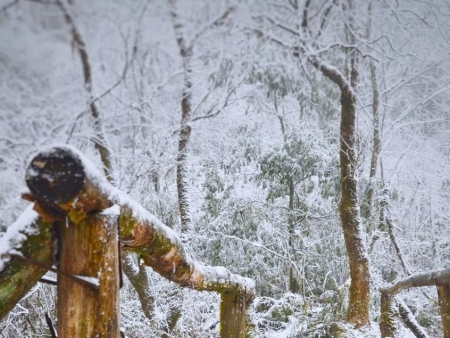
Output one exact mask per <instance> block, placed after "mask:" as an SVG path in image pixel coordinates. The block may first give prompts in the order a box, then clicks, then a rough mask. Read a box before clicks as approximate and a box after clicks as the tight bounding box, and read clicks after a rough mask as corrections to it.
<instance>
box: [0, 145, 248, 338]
mask: <svg viewBox="0 0 450 338" xmlns="http://www.w3.org/2000/svg"><path fill="white" fill-rule="evenodd" d="M26 182H27V185H28V188H29V189H30V193H27V194H24V198H26V199H28V200H30V201H33V202H34V205H33V207H32V208H33V209H34V210H32V209H31V208H28V209H27V211H26V212H25V213H24V215H23V216H22V217H21V218H19V221H18V222H16V224H15V225H14V226H12V227H10V229H8V232H7V233H6V235H5V236H3V237H2V238H1V239H0V240H1V241H3V242H4V243H3V247H2V245H1V243H0V318H1V317H3V316H4V315H5V314H7V313H8V311H9V310H11V308H12V307H13V306H14V304H16V303H17V302H18V301H19V300H20V299H21V298H22V297H23V296H24V295H25V293H26V292H27V291H28V290H30V289H31V287H32V286H33V285H34V284H35V283H36V282H37V281H38V280H39V278H40V277H41V276H42V275H43V274H44V273H45V272H46V271H45V269H42V268H40V267H37V266H33V265H30V264H27V263H25V262H24V261H23V260H18V259H17V257H16V258H13V257H11V254H18V253H19V254H21V255H23V256H24V257H33V259H36V260H37V261H39V262H41V263H45V264H47V265H49V264H50V265H51V264H53V263H55V262H56V260H57V261H58V262H59V268H60V269H61V270H64V271H65V272H66V273H71V274H74V275H81V276H83V277H85V278H88V279H89V281H90V282H94V283H98V285H99V290H90V289H89V288H86V287H83V286H80V285H78V284H77V283H76V281H73V279H69V278H67V277H65V276H64V275H58V294H59V297H60V299H62V300H61V301H60V300H58V312H61V309H63V310H64V311H65V312H66V314H58V330H64V327H63V326H61V325H66V324H64V323H63V322H68V321H71V322H74V321H76V320H84V321H83V322H88V324H87V327H86V328H84V330H87V331H83V332H81V331H77V332H75V331H67V332H66V333H65V334H66V336H68V335H70V336H73V335H74V334H75V335H79V334H82V335H83V336H90V335H91V334H92V335H95V334H100V336H102V337H103V336H104V337H117V336H118V334H119V333H118V322H119V317H118V306H117V304H118V279H119V277H118V261H119V259H118V250H117V242H115V241H114V238H117V234H116V233H115V231H116V230H117V226H119V227H120V232H121V240H122V243H123V249H125V250H130V251H134V252H137V253H138V254H139V256H140V258H141V259H142V260H143V261H144V263H145V264H146V265H148V266H150V267H152V268H153V270H155V271H156V272H157V273H159V274H161V275H162V276H164V277H165V278H167V279H169V280H171V281H173V282H175V283H177V284H179V285H181V286H185V287H189V288H192V289H195V290H206V291H215V292H218V293H220V294H221V298H222V302H221V311H220V321H221V326H220V327H221V328H220V331H221V337H230V338H233V337H236V338H238V337H239V338H241V337H244V336H245V331H246V315H245V314H246V308H247V306H248V305H249V303H250V302H251V301H252V299H253V298H254V287H255V284H254V281H253V280H251V279H249V278H244V277H241V276H239V275H236V274H233V273H231V272H230V271H229V270H227V269H226V268H224V267H211V266H205V265H203V264H201V263H199V262H197V261H195V260H194V259H192V258H191V256H190V255H189V254H187V253H186V251H185V249H184V247H183V245H182V243H181V241H180V239H179V237H178V235H177V234H176V233H175V232H174V231H173V230H172V229H170V228H168V227H167V226H165V225H164V224H163V223H161V222H160V221H159V220H158V219H157V218H156V217H155V216H153V215H152V214H151V213H149V212H148V211H147V210H145V209H144V208H143V207H142V206H141V205H139V204H138V203H136V202H135V201H133V200H132V199H131V198H129V197H128V196H127V195H126V194H124V193H123V192H121V191H120V190H118V189H116V188H114V187H113V186H112V185H111V184H110V183H108V182H107V180H106V178H105V177H104V175H103V174H102V173H100V172H99V171H98V170H97V168H96V167H95V165H93V164H92V162H91V161H89V160H88V159H87V158H86V157H85V156H84V155H83V154H81V153H80V152H79V151H78V150H76V149H75V148H72V147H69V146H66V145H63V146H55V147H52V148H49V149H47V150H45V151H41V152H39V153H38V154H37V155H36V156H34V158H33V159H32V160H31V162H30V164H29V166H28V168H27V174H26ZM21 219H22V220H21ZM55 238H57V241H58V245H56V244H55ZM8 239H11V240H10V241H9V242H8V241H7V240H8ZM57 246H58V247H59V250H58V251H59V252H58V257H57V258H55V254H56V252H55V251H56V247H57ZM80 250H81V251H80ZM84 253H87V256H86V257H88V258H83V257H84ZM8 259H9V260H8ZM80 261H82V262H81V263H80ZM83 262H84V263H83ZM23 280H25V281H26V283H22V282H19V281H23ZM21 283H22V284H21ZM19 284H21V287H20V290H18V291H17V292H14V293H12V292H11V291H10V290H11V289H14V288H16V287H17V286H18V285H19ZM61 292H63V294H64V296H63V297H61ZM111 292H113V296H112V297H111ZM74 297H79V298H81V299H83V301H82V302H81V303H80V302H78V301H71V299H73V298H74ZM5 304H7V305H5ZM80 306H83V307H88V308H90V309H91V310H92V311H91V313H92V316H94V315H97V316H98V313H99V312H102V313H104V314H105V315H104V316H105V317H103V318H100V319H99V318H98V317H96V318H97V319H95V318H94V319H93V320H90V321H86V318H83V313H79V312H80V311H79V310H77V309H78V308H79V307H80ZM99 309H102V310H101V311H99ZM74 316H78V317H79V318H74ZM92 318H93V317H92ZM89 323H91V324H89ZM105 323H106V324H105ZM85 333H87V334H85ZM60 335H61V333H60Z"/></svg>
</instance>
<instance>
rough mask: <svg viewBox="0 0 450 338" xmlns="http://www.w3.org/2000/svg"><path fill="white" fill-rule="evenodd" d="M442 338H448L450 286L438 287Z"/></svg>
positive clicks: (449, 332) (449, 328) (449, 329)
mask: <svg viewBox="0 0 450 338" xmlns="http://www.w3.org/2000/svg"><path fill="white" fill-rule="evenodd" d="M437 289H438V293H439V302H440V307H441V318H442V327H443V331H444V338H450V284H445V285H438V287H437Z"/></svg>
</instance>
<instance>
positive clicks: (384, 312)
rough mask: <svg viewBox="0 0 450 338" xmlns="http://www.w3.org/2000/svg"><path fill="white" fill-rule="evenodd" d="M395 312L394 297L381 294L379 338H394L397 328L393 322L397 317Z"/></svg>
mask: <svg viewBox="0 0 450 338" xmlns="http://www.w3.org/2000/svg"><path fill="white" fill-rule="evenodd" d="M397 312H398V311H397V309H396V307H395V299H394V296H392V295H389V294H385V293H382V294H381V318H380V332H381V338H388V337H396V334H397V327H396V325H395V324H396V323H395V322H396V318H397V316H398V315H397Z"/></svg>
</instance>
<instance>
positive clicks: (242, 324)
mask: <svg viewBox="0 0 450 338" xmlns="http://www.w3.org/2000/svg"><path fill="white" fill-rule="evenodd" d="M246 310H247V299H246V294H245V292H235V293H232V292H224V293H222V295H221V303H220V337H221V338H244V337H245V335H246Z"/></svg>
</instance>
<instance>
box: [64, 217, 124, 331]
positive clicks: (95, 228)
mask: <svg viewBox="0 0 450 338" xmlns="http://www.w3.org/2000/svg"><path fill="white" fill-rule="evenodd" d="M111 218H113V217H111ZM115 218H117V217H115ZM58 226H59V231H60V240H61V242H62V247H61V256H60V269H61V270H62V271H64V272H66V273H70V274H72V275H76V276H80V277H84V278H85V279H87V281H88V282H91V283H93V284H94V285H97V286H98V288H97V289H96V288H94V287H89V286H87V285H85V284H81V283H79V282H77V281H75V280H73V279H70V278H67V277H65V276H62V275H59V276H58V303H57V310H58V335H59V336H60V337H105V338H106V337H107V338H118V337H119V334H120V332H119V313H120V311H119V280H120V278H119V260H118V256H119V255H118V240H117V233H118V231H117V222H114V220H113V219H110V217H109V216H106V215H102V214H94V215H89V216H88V217H87V218H85V219H84V220H82V221H81V222H80V223H78V224H74V223H72V222H69V223H68V224H63V222H60V224H58Z"/></svg>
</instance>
